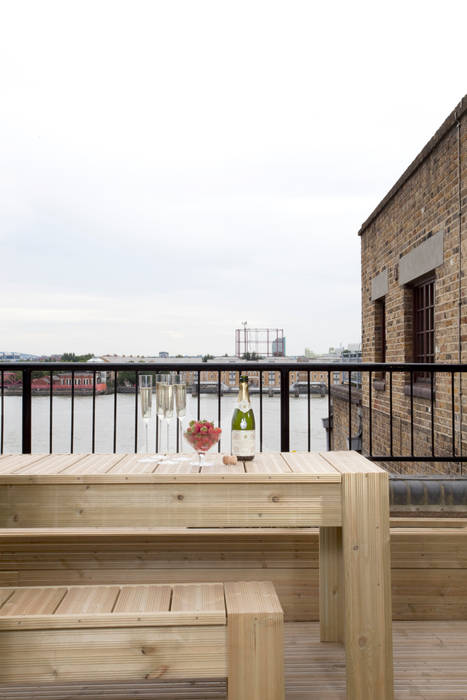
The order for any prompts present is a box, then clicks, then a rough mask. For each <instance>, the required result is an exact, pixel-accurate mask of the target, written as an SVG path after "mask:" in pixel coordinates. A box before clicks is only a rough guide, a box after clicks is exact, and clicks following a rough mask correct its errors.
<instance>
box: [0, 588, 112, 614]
mask: <svg viewBox="0 0 467 700" xmlns="http://www.w3.org/2000/svg"><path fill="white" fill-rule="evenodd" d="M119 593H120V588H119V587H118V586H77V587H76V588H70V589H69V590H68V592H67V594H66V595H65V597H64V598H63V600H62V601H61V603H60V605H59V606H58V608H57V610H56V611H55V614H56V615H73V614H76V615H83V614H90V613H96V614H99V613H109V612H112V609H113V607H114V605H115V601H116V600H117V596H118V595H119ZM0 612H1V611H0Z"/></svg>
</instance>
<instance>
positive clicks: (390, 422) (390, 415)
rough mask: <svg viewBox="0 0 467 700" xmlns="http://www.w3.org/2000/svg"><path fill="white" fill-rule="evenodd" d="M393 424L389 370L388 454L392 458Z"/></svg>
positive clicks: (390, 373) (390, 375)
mask: <svg viewBox="0 0 467 700" xmlns="http://www.w3.org/2000/svg"><path fill="white" fill-rule="evenodd" d="M393 438H394V435H393V422H392V369H390V370H389V448H390V450H389V454H390V455H391V457H393V456H394V447H393V442H394V440H393ZM399 454H400V453H399Z"/></svg>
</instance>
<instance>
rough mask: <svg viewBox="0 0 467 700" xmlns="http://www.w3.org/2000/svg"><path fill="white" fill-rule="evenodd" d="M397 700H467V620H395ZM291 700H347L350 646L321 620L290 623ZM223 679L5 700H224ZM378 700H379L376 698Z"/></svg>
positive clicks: (40, 692) (26, 691)
mask: <svg viewBox="0 0 467 700" xmlns="http://www.w3.org/2000/svg"><path fill="white" fill-rule="evenodd" d="M393 637H394V667H395V668H394V670H395V696H394V697H395V700H413V699H414V698H417V699H418V700H466V699H467V622H460V621H450V622H394V627H393ZM285 640H286V650H285V661H286V700H345V660H344V649H343V647H342V646H341V645H339V644H333V643H328V644H322V643H320V641H319V624H318V623H316V622H292V623H287V624H286V625H285ZM225 697H226V695H225V683H224V682H222V681H215V680H213V681H192V682H190V681H172V682H170V683H168V682H167V683H163V682H159V681H157V682H147V683H118V684H116V683H99V684H83V683H80V684H79V685H74V686H70V685H68V686H60V685H56V684H54V685H53V686H50V685H48V686H43V687H42V688H41V689H37V688H33V687H31V686H24V687H21V686H16V687H15V688H14V689H13V688H12V689H8V688H5V686H1V685H0V698H1V699H2V700H136V698H137V699H138V700H224V699H225ZM375 700H378V699H377V698H375Z"/></svg>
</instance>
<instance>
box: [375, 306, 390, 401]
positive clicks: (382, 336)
mask: <svg viewBox="0 0 467 700" xmlns="http://www.w3.org/2000/svg"><path fill="white" fill-rule="evenodd" d="M374 324H375V349H374V361H375V362H386V359H387V358H386V298H385V297H381V299H377V300H376V301H375V316H374ZM373 386H374V388H375V389H376V391H384V390H385V386H386V383H385V372H375V373H374V381H373Z"/></svg>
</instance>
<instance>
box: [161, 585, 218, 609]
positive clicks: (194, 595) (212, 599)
mask: <svg viewBox="0 0 467 700" xmlns="http://www.w3.org/2000/svg"><path fill="white" fill-rule="evenodd" d="M170 610H171V611H172V612H178V611H184V610H186V611H196V612H224V613H225V603H224V586H223V584H222V583H199V584H195V583H193V584H187V585H180V584H176V585H174V587H173V593H172V605H171V607H170Z"/></svg>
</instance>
